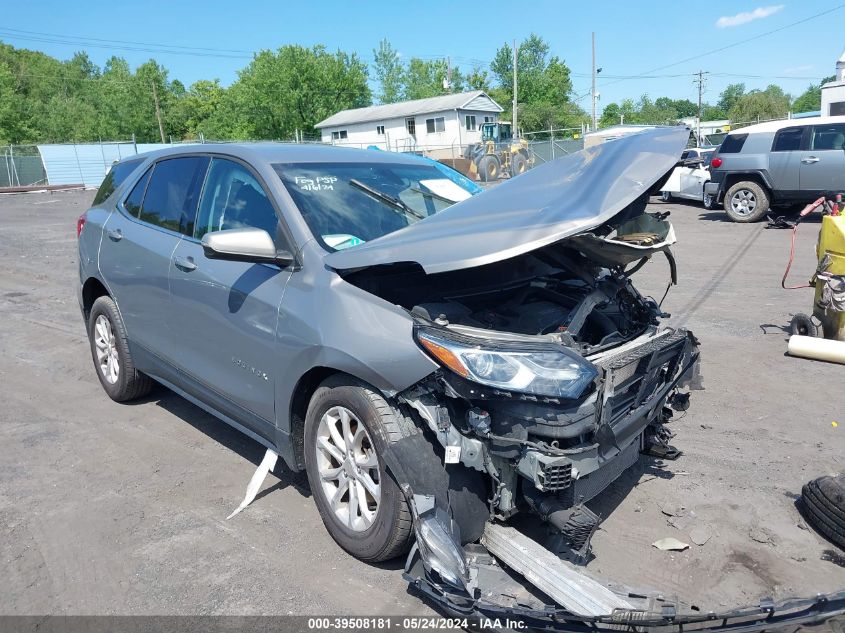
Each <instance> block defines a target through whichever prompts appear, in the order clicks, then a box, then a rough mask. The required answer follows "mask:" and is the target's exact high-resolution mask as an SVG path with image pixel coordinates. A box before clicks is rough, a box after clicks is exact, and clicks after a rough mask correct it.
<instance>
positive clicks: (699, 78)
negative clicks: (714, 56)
mask: <svg viewBox="0 0 845 633" xmlns="http://www.w3.org/2000/svg"><path fill="white" fill-rule="evenodd" d="M709 74H710V73H708V72H707V71H704V70H699V71H698V72H697V73H695V76H696V77H697V79H693V80H692V82H693V83H694V84H698V117H697V119H696V121H697V123H698V125H697V126H696V132H695V137H696V145H701V94H702V93H703V92H704V81H705V80H704V75H709Z"/></svg>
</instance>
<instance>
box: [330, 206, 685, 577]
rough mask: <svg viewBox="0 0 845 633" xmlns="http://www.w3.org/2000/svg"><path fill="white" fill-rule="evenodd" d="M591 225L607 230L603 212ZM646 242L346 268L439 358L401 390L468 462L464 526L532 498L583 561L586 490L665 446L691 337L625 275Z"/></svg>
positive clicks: (560, 541)
mask: <svg viewBox="0 0 845 633" xmlns="http://www.w3.org/2000/svg"><path fill="white" fill-rule="evenodd" d="M651 221H652V222H654V223H661V225H668V222H666V221H665V217H655V216H651ZM598 232H599V231H597V233H598ZM601 233H603V234H604V235H612V236H613V237H618V236H620V231H619V229H618V227H613V226H608V227H603V228H602V230H601ZM666 233H668V229H665V230H664V234H666ZM640 237H642V236H640ZM655 237H656V236H655ZM655 237H652V238H650V239H652V241H653V242H654V241H655ZM595 239H600V238H595ZM660 250H662V251H663V252H665V253H668V245H664V247H663V248H661V249H660ZM654 252H658V251H656V250H655V251H651V252H649V253H647V254H645V255H641V253H639V252H637V251H636V250H635V251H634V252H633V253H631V254H629V255H628V257H626V258H622V259H621V260H620V261H618V262H615V261H608V259H607V258H606V257H604V256H599V257H596V256H593V255H586V254H584V253H583V252H581V249H579V248H576V247H575V246H574V245H570V243H569V242H568V241H567V242H564V243H561V244H556V245H552V246H548V247H545V248H542V249H538V250H536V251H532V252H530V253H526V254H524V255H521V256H519V257H515V258H512V259H509V260H504V261H501V262H496V263H493V264H489V265H487V266H482V267H478V268H473V269H469V270H458V271H450V272H447V273H439V274H434V275H427V274H425V273H424V271H422V270H421V269H420V268H419V267H417V266H414V265H412V264H409V265H404V266H397V265H393V266H390V267H373V268H369V269H366V270H364V271H359V272H356V273H351V274H349V275H347V277H346V280H347V281H349V282H351V283H353V284H355V285H357V286H358V287H360V288H362V289H364V290H366V291H368V292H370V293H372V294H375V295H378V296H380V297H381V298H383V299H385V300H388V301H390V302H392V303H396V304H398V305H401V306H402V307H403V308H405V309H406V310H408V311H409V312H410V314H411V315H412V316H413V317H414V319H415V321H416V323H417V329H416V336H417V340H418V342H419V343H420V345H421V347H422V348H423V349H424V350H426V351H427V352H428V353H429V354H430V355H431V356H432V357H433V358H435V360H437V361H438V362H440V363H441V364H442V365H443V369H442V370H441V371H438V372H436V373H435V374H434V375H433V376H431V377H429V378H427V379H426V380H424V381H422V382H421V383H419V384H417V385H415V386H413V387H412V388H410V389H408V390H406V391H405V392H403V393H401V394H399V395H398V401H399V406H400V407H402V408H403V409H404V410H405V411H406V412H407V414H408V415H410V416H411V417H413V418H414V419H416V420H417V421H418V423H419V424H420V425H421V426H423V428H427V429H428V430H429V431H430V432H431V433H432V434H433V436H434V437H436V438H437V441H438V443H439V444H440V445H441V446H442V448H443V450H444V456H443V459H444V461H445V463H447V464H449V463H459V462H460V463H462V464H464V465H465V466H468V467H470V468H471V469H473V470H474V471H476V472H475V473H474V474H470V475H462V476H461V477H460V479H461V481H462V482H463V483H462V485H463V487H464V491H465V492H464V493H463V497H469V498H466V499H465V498H463V497H462V501H461V502H460V503H459V504H457V505H459V509H458V510H455V508H454V507H453V509H452V515H453V516H454V517H455V519H456V521H457V524H458V526H459V528H460V532H461V540H462V541H463V542H472V541H475V540H478V539H479V538H480V537H481V535H482V533H483V531H484V529H485V525H486V523H487V522H488V520H489V519H491V517H493V518H498V519H507V518H508V517H511V516H513V515H514V514H517V513H519V512H529V513H533V514H536V515H538V516H540V517H541V518H542V519H543V520H544V521H545V522H546V523H547V524H548V526H549V528H550V538H549V542H548V544H549V547H550V549H552V551H554V552H556V553H557V554H559V555H560V556H563V557H565V558H567V559H568V560H570V561H572V562H576V563H580V564H584V563H586V562H587V560H589V556H590V548H589V540H590V537H591V536H592V534H593V532H594V531H595V529H596V528H597V526H598V522H599V519H598V517H596V516H595V515H594V514H593V513H592V512H591V511H590V510H589V509H587V507H586V506H585V505H584V503H585V502H587V501H589V500H590V499H592V498H593V497H595V496H596V495H598V494H599V493H600V492H601V491H602V490H604V489H605V488H606V487H607V486H608V485H609V484H610V483H612V482H613V481H614V480H615V479H617V478H618V477H619V476H620V475H621V474H622V472H624V470H625V469H627V468H628V467H630V466H631V465H633V464H634V463H635V462H636V461H637V458H638V455H639V454H640V452H641V451H657V452H659V453H660V454H661V455H663V456H673V455H676V454H677V451H675V449H673V448H672V447H670V446H669V445H668V442H667V440H668V438H669V434H668V432H667V431H666V429H665V427H664V426H663V422H664V421H665V419H666V417H667V416H670V415H671V410H670V409H669V408H668V407H667V406H666V403H667V401H668V400H669V399H670V398H674V397H676V396H675V395H674V394H675V392H676V390H677V389H678V387H679V386H681V383H682V382H683V383H685V384H686V383H689V382H690V381H691V380H692V379H693V378H695V376H696V371H697V359H698V351H697V341H696V340H695V338H694V337H693V336H692V334H691V333H689V332H687V331H685V330H670V329H659V328H658V324H659V320H660V317H661V316H664V315H663V314H662V312H661V309H660V307H659V305H658V303H657V301H655V300H654V299H652V298H649V297H643V296H642V295H641V294H640V293H639V292H638V291H637V290H636V288H635V287H634V285H633V284H632V282H631V275H632V273H633V272H636V270H638V269H639V268H640V267H641V266H642V265H643V264H644V263H645V261H647V259H648V257H650V256H651V254H653V253H654ZM635 257H639V259H634V258H635ZM668 257H669V261H670V263H673V260H672V259H671V254H670V253H669V254H668ZM596 260H598V261H596ZM631 260H633V263H632V264H630V265H628V266H626V264H627V263H628V262H629V261H631ZM671 270H672V277H673V278H674V266H671ZM678 397H679V398H680V399H682V400H684V402H686V400H685V398H687V397H688V396H686V395H685V394H683V395H682V396H678ZM467 481H471V482H472V483H471V485H467V483H466V482H467ZM467 490H470V491H474V492H466V491H467ZM453 496H458V495H457V493H455V494H453ZM468 508H472V511H471V512H469V511H466V510H467V509H468Z"/></svg>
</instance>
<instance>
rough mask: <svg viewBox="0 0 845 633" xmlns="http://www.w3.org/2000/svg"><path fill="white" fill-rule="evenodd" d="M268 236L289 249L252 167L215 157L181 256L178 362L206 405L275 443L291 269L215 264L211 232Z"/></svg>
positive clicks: (173, 309) (173, 282)
mask: <svg viewBox="0 0 845 633" xmlns="http://www.w3.org/2000/svg"><path fill="white" fill-rule="evenodd" d="M246 227H252V228H260V229H264V230H266V231H267V232H268V233H270V235H271V236H272V237H273V238H274V240H275V241H276V244H277V245H278V246H279V247H280V248H283V249H290V246H289V245H288V244H282V242H284V240H285V238H284V237H282V236H281V234H280V232H279V220H278V216H277V214H276V211H275V209H274V207H273V205H272V203H271V201H270V198H269V196H268V195H267V193H266V190H265V188H264V187H263V186H262V184H261V182H260V180H259V179H258V178H257V177H256V176H255V175H254V173H253V172H252V171H251V170H250V169H249V168H248V167H247V166H245V165H244V164H242V163H240V162H236V161H234V160H230V159H227V158H222V157H214V158H213V159H212V161H211V166H210V168H209V170H208V176H207V178H206V182H205V186H204V187H203V194H202V199H201V201H200V206H199V214H198V217H197V223H196V227H195V230H194V234H193V235H192V236H191V237H186V238H185V239H183V240H182V241H181V242H180V243H179V245H178V246H177V247H176V249H175V250H174V252H173V256H172V258H171V266H170V291H171V294H170V296H171V300H170V316H169V321H170V324H171V328H172V329H173V331H174V334H175V335H176V337H177V338H178V339H179V344H180V347H181V348H182V349H183V351H182V353H181V354H180V356H179V359H178V363H179V367H180V369H181V370H182V371H183V372H184V374H185V376H186V377H187V379H188V380H189V381H190V382H191V383H192V384H193V387H194V389H195V390H197V391H199V392H200V395H201V398H202V399H203V400H206V401H209V402H210V403H211V404H212V405H213V406H214V407H215V408H217V409H218V410H219V411H221V412H222V413H224V414H226V415H228V416H229V417H231V418H233V419H234V420H235V421H236V422H239V423H240V424H242V425H243V426H245V427H247V428H248V430H250V431H253V432H254V433H257V434H258V435H260V436H262V437H265V438H267V439H271V440H273V439H274V428H275V406H274V385H275V382H274V381H275V375H274V368H275V358H276V354H277V352H276V343H275V339H276V327H277V320H278V315H279V304H280V303H281V299H282V294H283V292H284V289H285V285H286V284H287V281H288V279H289V278H290V274H291V272H290V270H289V269H285V270H283V269H281V268H280V267H279V266H276V265H273V264H256V263H249V262H239V261H229V260H220V259H208V258H207V257H205V255H204V253H203V248H202V245H201V243H200V240H201V239H202V236H203V235H205V233H208V232H211V231H218V230H226V229H235V228H246Z"/></svg>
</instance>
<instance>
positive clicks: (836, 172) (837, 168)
mask: <svg viewBox="0 0 845 633" xmlns="http://www.w3.org/2000/svg"><path fill="white" fill-rule="evenodd" d="M800 169H801V171H800V178H799V180H800V184H801V191H802V193H804V194H806V197H807V198H808V199H809V198H814V197H816V196H821V195H824V194H830V193H837V192H840V191H843V190H845V123H823V124H820V125H814V126H812V128H811V130H810V139H809V143H808V144H807V150H806V151H803V152H801V168H800Z"/></svg>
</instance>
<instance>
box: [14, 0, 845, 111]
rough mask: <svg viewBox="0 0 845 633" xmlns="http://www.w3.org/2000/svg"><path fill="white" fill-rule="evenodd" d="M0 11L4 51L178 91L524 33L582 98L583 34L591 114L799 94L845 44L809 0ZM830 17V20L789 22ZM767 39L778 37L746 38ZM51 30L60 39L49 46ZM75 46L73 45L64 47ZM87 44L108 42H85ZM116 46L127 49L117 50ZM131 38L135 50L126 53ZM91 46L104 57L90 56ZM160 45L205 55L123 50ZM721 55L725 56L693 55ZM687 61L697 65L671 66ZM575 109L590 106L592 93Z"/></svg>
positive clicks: (477, 46)
mask: <svg viewBox="0 0 845 633" xmlns="http://www.w3.org/2000/svg"><path fill="white" fill-rule="evenodd" d="M2 4H4V5H5V7H4V8H3V10H2V12H0V15H2V18H0V39H2V40H3V41H5V42H7V43H10V44H13V45H15V46H17V47H23V48H32V49H36V50H42V51H44V52H46V53H49V54H50V55H53V56H56V57H59V58H62V59H66V58H68V57H70V56H71V55H72V54H73V52H74V51H76V50H83V49H84V50H87V51H88V53H89V55H90V56H91V58H92V59H93V60H94V61H95V62H96V63H98V64H100V65H102V64H103V62H105V60H106V59H107V58H108V57H109V56H111V55H113V54H114V55H120V56H122V57H124V58H126V59H127V60H128V61H129V63H130V64H131V65H132V66H133V67H134V66H136V65H138V64H140V63H142V62H144V61H146V60H147V59H149V58H150V57H155V58H156V59H157V60H158V61H159V62H161V63H162V64H164V65H165V66H166V67H167V68H168V69H169V71H170V77H171V78H175V79H179V80H181V81H182V82H184V83H185V84H186V85H189V84H190V83H192V82H193V81H195V80H197V79H204V78H219V79H220V80H221V82H222V83H223V84H224V85H228V84H229V83H231V82H232V81H234V80H235V78H236V77H237V70H238V69H239V68H242V67H243V66H245V65H246V64H247V63H248V62H249V53H248V52H249V51H254V50H259V49H262V48H269V49H275V48H278V47H279V46H281V45H283V44H289V43H298V44H303V45H309V46H310V45H313V44H318V43H322V44H325V45H326V46H328V47H329V49H335V48H341V49H344V50H346V51H350V52H357V53H358V54H359V56H361V57H362V58H363V59H364V60H367V61H371V60H372V50H373V48H374V47H375V46H376V45H377V43H378V41H379V40H380V39H381V38H383V37H387V38H388V39H389V40H390V41H391V43H392V44H393V45H394V47H396V48H397V49H398V50H399V51H400V52H401V53H402V55H403V57H405V58H409V57H412V56H418V57H424V58H432V57H445V56H447V55H448V56H451V57H452V60H453V63H454V64H456V65H459V66H461V67H464V68H466V69H469V68H470V67H471V66H472V64H473V62H480V63H482V64H486V63H489V61H490V60H491V59H492V57H493V55H494V53H495V51H496V49H497V48H498V47H500V46H502V45H503V44H504V43H506V42H510V41H512V39H513V38H517V40H520V39H522V38H524V37H525V36H527V35H528V34H529V33H531V32H532V31H533V32H536V33H537V34H539V35H541V36H542V37H543V38H545V39H546V40H547V41H548V42H549V43H550V45H551V50H552V53H553V54H555V55H558V56H559V57H561V58H562V59H564V60H565V61H566V63H567V64H568V65H569V67H570V69H571V70H572V73H573V83H574V86H575V90H576V93H577V94H578V95H585V94H588V93H589V89H590V78H589V73H590V32H591V31H595V32H596V41H597V57H598V65H599V66H601V67H602V68H603V71H602V73H601V75H600V76H599V77H600V79H599V85H598V91H599V92H600V94H601V97H600V100H599V110H601V105H602V104H606V103H610V102H612V101H618V100H621V99H624V98H638V97H639V96H640V95H641V94H643V93H648V94H649V95H650V96H651V97H652V98H654V97H659V96H669V97H672V98H679V99H682V98H688V99H691V100H693V101H694V100H695V98H696V87H695V85H694V84H693V82H692V79H693V77H692V73H693V72H695V71H697V70H699V69H701V70H706V71H710V73H711V74H710V75H709V77H708V80H707V84H706V93H705V97H704V99H705V101H711V102H713V101H715V100H716V99H717V97H718V94H719V92H720V91H721V90H722V89H723V88H724V87H725V86H726V85H727V84H729V83H733V82H744V83H745V84H746V86H747V87H748V88H763V87H765V86H766V85H767V84H769V83H777V84H779V85H781V86H782V87H783V88H784V89H785V90H786V91H787V92H790V93H792V94H794V95H797V94H800V93H801V92H803V90H804V89H805V88H806V87H807V85H808V84H810V83H811V82H812V81H818V79H820V78H822V77H824V76H827V75H831V74H833V70H834V64H835V61H836V59H837V58H838V57H839V56H840V54H841V53H842V51H843V47H845V41H843V39H842V38H841V37H840V36H839V35H838V33H841V26H840V25H841V24H842V23H843V22H844V21H845V5H843V4H840V3H838V2H823V1H817V0H803V1H802V2H794V1H790V0H786V1H785V2H783V3H780V2H779V1H778V0H762V1H760V0H753V1H751V2H720V1H717V0H711V1H709V2H687V3H682V2H677V1H675V2H670V1H651V2H631V1H628V2H602V1H597V0H596V1H592V2H578V3H575V2H554V1H550V0H543V1H537V2H522V3H514V2H512V1H510V2H498V1H496V0H491V1H488V2H479V1H475V2H472V3H468V2H467V3H462V2H459V1H455V0H452V1H449V2H446V1H442V0H425V1H418V2H402V1H397V0H393V1H392V2H387V1H382V0H378V1H375V0H374V1H370V2H353V1H346V2H334V1H320V0H311V1H310V2H307V3H305V2H301V3H296V2H279V1H276V2H270V1H262V0H248V1H243V2H232V1H231V0H229V1H227V2H225V3H224V2H216V1H214V0H204V1H199V0H184V1H181V2H180V1H178V0H171V1H170V2H160V1H144V2H132V3H128V2H120V1H116V0H112V1H110V2H100V1H99V0H88V1H85V2H67V1H66V0H62V1H58V0H31V1H28V2H14V1H12V0H3V3H2ZM514 7H517V9H516V11H517V13H516V14H514ZM837 7H838V8H837ZM831 9H835V10H834V11H832V12H830V13H827V14H826V15H823V16H821V17H818V18H815V19H810V20H808V21H806V22H804V23H802V24H795V25H793V24H794V23H796V22H798V21H800V20H805V19H806V18H809V17H811V16H813V15H816V14H819V13H822V12H825V11H830V10H831ZM790 25H793V26H790ZM832 25H833V26H832ZM10 29H16V30H18V32H15V31H11V30H10ZM775 29H783V30H781V31H779V32H776V33H772V34H770V35H765V36H763V37H760V38H759V39H756V40H753V41H748V40H749V39H750V38H753V37H755V36H759V35H761V34H764V33H767V32H769V31H773V30H775ZM19 31H30V32H38V33H41V34H42V35H34V34H32V33H28V34H27V33H20V32H19ZM44 34H47V35H44ZM57 34H58V35H61V36H63V37H61V38H57V37H55V35H57ZM25 38H26V39H25ZM33 38H38V39H39V40H41V41H38V40H36V39H33ZM71 38H74V39H75V41H77V42H79V43H77V44H68V43H66V41H67V40H68V39H71ZM91 38H99V40H111V41H112V42H105V41H97V42H94V41H93V40H92V39H91ZM44 40H52V41H44ZM117 40H119V41H120V42H122V43H123V44H117V43H114V41H117ZM130 41H131V42H137V43H140V44H127V42H130ZM94 43H98V44H102V45H103V46H104V47H95V46H92V44H94ZM734 44H737V45H736V46H731V45H734ZM168 45H169V46H171V47H172V46H180V47H203V48H205V49H213V50H208V51H194V52H201V53H203V55H192V54H187V53H188V51H187V49H181V53H180V54H172V53H163V52H159V51H155V52H153V51H150V50H124V49H122V48H119V47H120V46H132V47H134V48H148V49H149V48H153V49H155V48H157V47H160V46H168ZM725 46H731V48H728V49H727V50H724V51H721V52H716V53H713V54H709V55H704V56H701V55H702V54H703V53H707V52H708V51H712V50H715V49H719V48H721V47H725ZM106 47H109V48H106ZM221 49H226V50H221ZM215 51H216V52H215ZM690 57H697V58H696V59H693V60H690V61H684V62H683V63H679V64H675V62H679V61H682V60H685V59H687V58H690ZM664 66H668V67H666V68H662V67H664ZM638 75H639V76H638ZM643 75H647V76H643ZM731 75H743V76H731ZM632 76H633V78H629V79H624V80H622V79H620V78H621V77H632ZM580 103H582V104H583V106H584V107H585V108H589V97H588V96H587V97H585V98H583V99H582V101H581V102H580Z"/></svg>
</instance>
